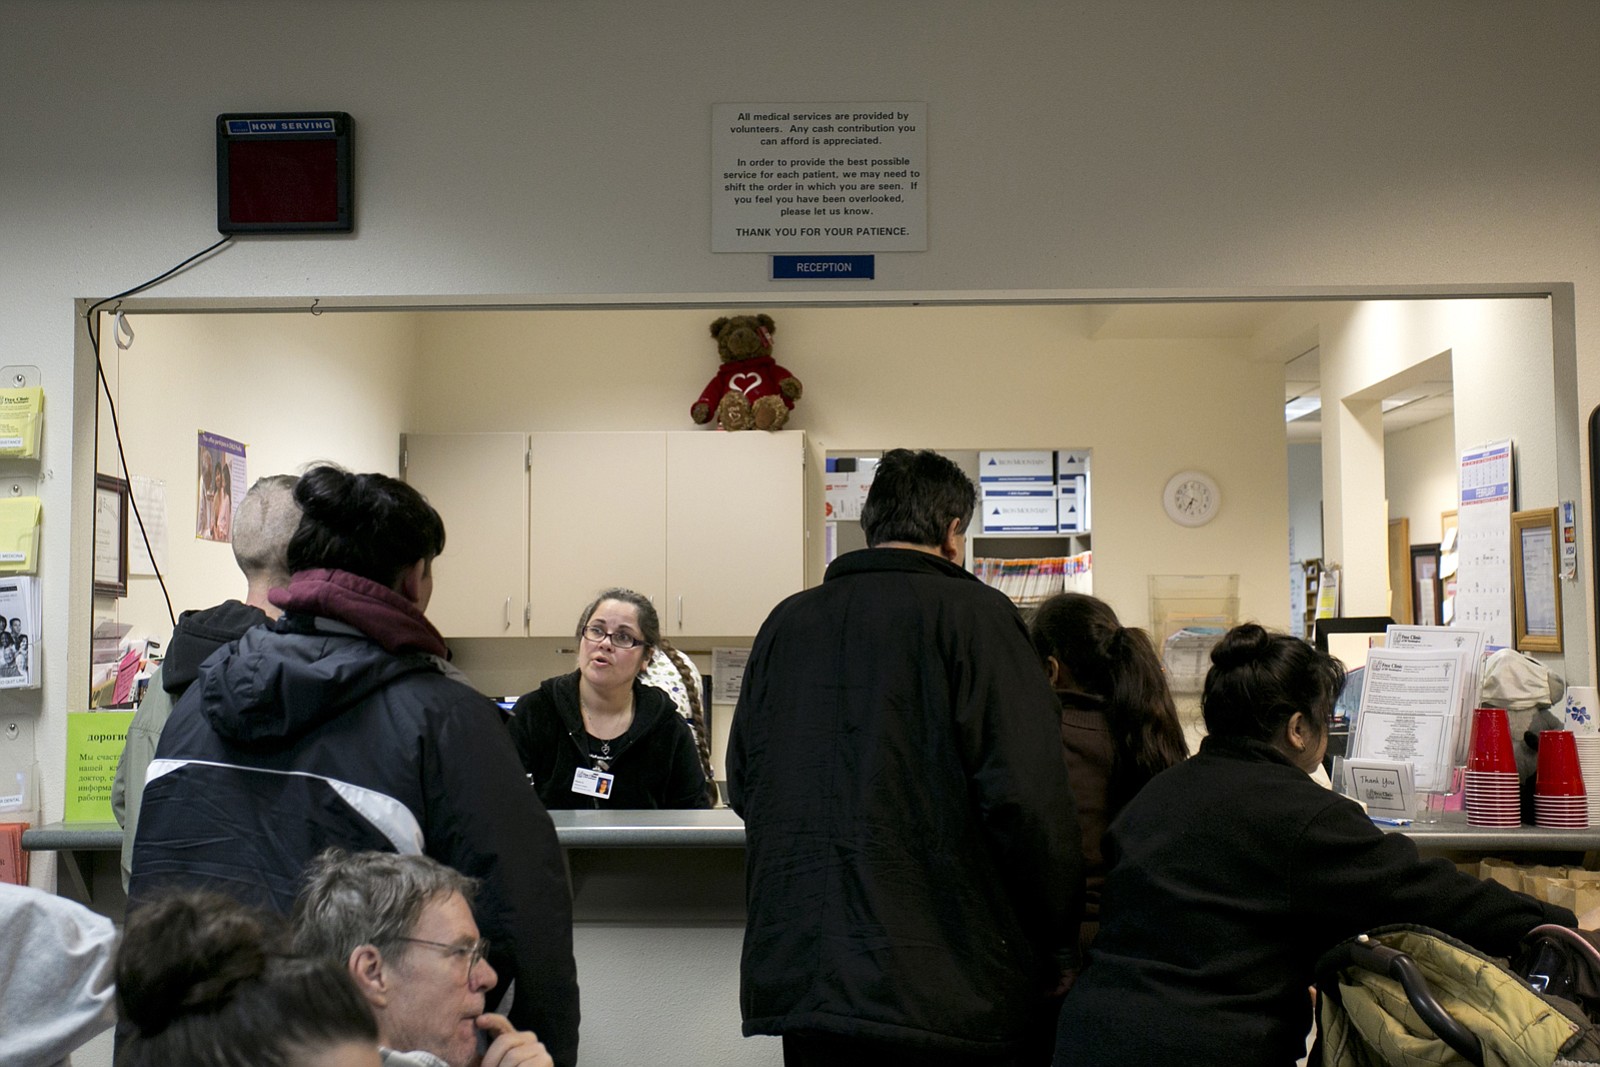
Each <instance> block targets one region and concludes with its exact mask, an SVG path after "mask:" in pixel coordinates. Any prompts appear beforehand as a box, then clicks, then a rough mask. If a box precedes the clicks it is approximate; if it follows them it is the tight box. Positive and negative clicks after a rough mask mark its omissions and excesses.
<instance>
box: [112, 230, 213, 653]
mask: <svg viewBox="0 0 1600 1067" xmlns="http://www.w3.org/2000/svg"><path fill="white" fill-rule="evenodd" d="M232 240H233V235H232V234H229V235H228V236H226V237H224V238H223V239H222V240H220V241H218V242H217V243H216V244H214V245H211V246H209V247H207V248H202V249H201V250H200V251H198V252H196V253H195V254H194V255H192V256H190V257H189V258H188V259H186V260H184V261H183V262H182V263H179V264H178V265H177V266H176V267H173V268H172V269H170V270H166V271H163V272H161V273H160V274H158V275H156V276H155V277H154V278H151V279H150V280H149V281H145V282H140V283H139V284H138V285H136V286H134V287H133V288H132V289H124V290H123V291H122V292H120V293H118V294H116V295H115V296H108V297H106V298H105V299H104V300H97V301H95V302H94V303H93V304H90V305H89V309H88V310H87V311H85V312H84V313H83V325H84V329H85V330H87V331H88V333H89V347H90V348H92V349H94V370H95V375H96V376H97V377H98V378H99V379H100V387H101V388H102V389H103V390H105V394H106V408H107V410H108V411H109V412H110V413H111V435H112V437H113V438H114V439H115V440H116V442H117V461H118V462H119V463H120V464H121V465H122V477H123V478H124V479H125V480H126V481H127V482H128V487H129V492H128V504H129V506H130V507H131V508H132V510H133V517H134V520H135V521H136V522H137V523H138V524H139V536H140V537H141V538H143V539H144V547H145V552H146V553H148V554H149V556H150V569H151V570H153V571H155V575H156V582H157V584H159V585H160V586H161V596H162V597H163V598H164V599H165V600H166V602H167V617H168V618H169V619H171V620H172V625H173V626H177V625H178V616H177V613H176V612H174V611H173V610H172V594H171V593H169V592H168V591H167V580H166V579H165V578H164V577H162V575H161V568H160V567H159V566H158V565H157V564H156V553H155V550H154V549H153V548H151V547H150V535H149V533H147V532H146V531H145V528H144V517H143V516H141V515H140V514H139V500H138V497H137V496H136V495H135V494H134V493H133V491H132V488H133V476H132V475H131V474H130V473H129V472H128V455H127V453H126V452H124V451H123V449H122V429H121V427H119V426H118V425H117V402H116V400H115V399H114V398H113V397H112V395H111V383H110V382H109V381H107V380H106V368H105V364H103V363H101V362H100V335H99V333H98V332H97V331H96V330H95V314H96V312H98V311H99V310H100V309H101V308H102V307H104V306H105V305H106V304H109V303H111V301H113V300H121V299H122V298H123V297H125V296H132V295H133V294H135V293H142V292H144V291H145V290H146V289H149V288H150V287H151V286H154V285H159V284H161V283H162V282H164V281H166V280H167V279H168V278H170V277H172V276H173V275H174V274H177V273H178V272H179V271H181V270H182V269H183V268H185V267H187V266H188V265H189V264H191V263H193V262H194V261H195V260H197V259H200V258H202V257H203V256H207V255H209V254H211V253H212V252H215V251H216V250H217V249H219V248H221V247H222V246H223V245H225V244H227V243H228V242H229V241H232Z"/></svg>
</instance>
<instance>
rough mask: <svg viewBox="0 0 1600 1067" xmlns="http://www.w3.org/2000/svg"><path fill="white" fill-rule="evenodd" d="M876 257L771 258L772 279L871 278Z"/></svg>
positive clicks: (874, 273) (873, 273)
mask: <svg viewBox="0 0 1600 1067" xmlns="http://www.w3.org/2000/svg"><path fill="white" fill-rule="evenodd" d="M876 260H877V257H876V256H773V257H772V277H773V279H774V280H777V279H780V278H873V277H875V276H876V273H877V271H876V266H875V264H876Z"/></svg>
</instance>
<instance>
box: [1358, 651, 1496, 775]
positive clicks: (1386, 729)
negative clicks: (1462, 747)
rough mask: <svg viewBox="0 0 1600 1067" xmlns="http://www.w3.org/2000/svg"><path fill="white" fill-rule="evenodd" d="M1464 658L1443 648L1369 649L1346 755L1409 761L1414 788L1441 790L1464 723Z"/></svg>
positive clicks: (1451, 769)
mask: <svg viewBox="0 0 1600 1067" xmlns="http://www.w3.org/2000/svg"><path fill="white" fill-rule="evenodd" d="M1467 656H1468V653H1465V652H1461V651H1459V650H1456V649H1449V648H1375V649H1373V650H1372V651H1371V652H1370V653H1369V654H1368V655H1367V666H1366V678H1365V684H1363V686H1362V687H1361V710H1360V711H1359V712H1358V713H1357V715H1356V723H1355V728H1354V729H1353V730H1352V732H1351V736H1350V745H1349V750H1348V754H1347V758H1348V759H1351V760H1363V759H1372V760H1393V761H1401V762H1405V763H1409V764H1411V766H1412V768H1413V769H1414V770H1415V777H1416V788H1417V790H1418V792H1426V793H1443V792H1447V791H1448V790H1449V788H1450V785H1451V780H1452V776H1453V774H1454V770H1455V751H1456V741H1457V733H1458V732H1459V731H1460V730H1461V724H1462V723H1463V722H1465V721H1466V720H1465V718H1464V717H1463V716H1461V715H1460V714H1459V712H1460V709H1461V707H1462V703H1461V702H1462V699H1463V693H1464V691H1465V687H1466V685H1467V680H1468V678H1469V677H1470V673H1471V672H1470V669H1469V666H1468V663H1467Z"/></svg>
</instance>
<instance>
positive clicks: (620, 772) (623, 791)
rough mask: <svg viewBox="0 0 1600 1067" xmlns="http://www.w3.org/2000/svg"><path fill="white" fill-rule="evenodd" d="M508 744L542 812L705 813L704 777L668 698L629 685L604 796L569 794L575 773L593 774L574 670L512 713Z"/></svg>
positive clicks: (548, 682) (525, 698)
mask: <svg viewBox="0 0 1600 1067" xmlns="http://www.w3.org/2000/svg"><path fill="white" fill-rule="evenodd" d="M510 729H511V740H512V743H513V744H515V745H516V748H517V755H518V756H520V757H522V766H523V768H524V769H525V770H527V772H528V773H529V774H530V775H531V776H532V777H533V784H534V788H535V789H536V790H538V793H539V799H540V800H542V801H544V806H545V807H547V808H602V809H611V808H616V809H627V808H705V807H709V806H710V803H709V801H708V800H707V799H706V776H705V772H704V771H702V770H701V768H700V754H699V752H698V750H696V748H695V744H694V733H693V731H691V730H690V728H689V724H688V723H687V722H685V721H684V719H683V716H681V715H679V714H678V710H677V708H676V706H675V705H674V704H673V703H672V698H671V697H669V696H668V695H667V694H666V693H663V692H662V691H661V690H659V689H656V688H654V687H652V686H648V685H645V684H644V683H643V682H640V681H637V680H635V681H634V683H633V725H632V726H630V727H628V732H627V733H625V734H623V735H622V736H621V737H619V738H617V739H616V740H614V741H613V742H612V743H611V757H610V758H609V759H607V760H605V761H604V762H605V763H606V765H607V766H606V769H607V770H608V772H609V773H611V774H614V775H616V780H615V781H614V782H613V783H612V790H611V795H610V796H609V797H606V798H601V797H592V796H587V795H585V794H583V793H574V792H573V791H572V780H573V775H575V774H576V773H577V770H578V768H579V767H583V768H586V769H591V770H592V769H597V768H596V761H595V760H594V759H593V758H592V757H591V756H590V753H589V739H588V737H587V735H586V734H585V731H584V728H583V715H582V713H581V712H580V711H579V708H578V672H577V671H573V672H572V673H571V674H563V675H559V676H557V677H555V678H546V679H545V680H544V681H543V682H541V683H540V685H539V688H538V689H535V690H534V691H533V692H531V693H528V694H526V695H524V696H523V698H522V699H521V700H519V701H517V704H516V706H515V707H514V708H512V709H511V724H510Z"/></svg>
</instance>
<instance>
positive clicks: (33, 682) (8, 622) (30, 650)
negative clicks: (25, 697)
mask: <svg viewBox="0 0 1600 1067" xmlns="http://www.w3.org/2000/svg"><path fill="white" fill-rule="evenodd" d="M40 629H42V625H41V620H40V615H39V579H38V578H35V577H33V576H31V575H18V576H16V577H7V578H0V689H35V688H38V686H39V631H40Z"/></svg>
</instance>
